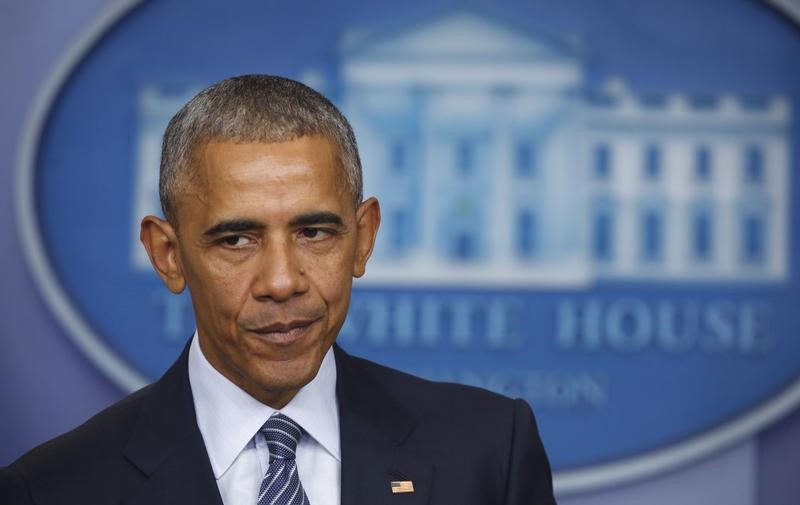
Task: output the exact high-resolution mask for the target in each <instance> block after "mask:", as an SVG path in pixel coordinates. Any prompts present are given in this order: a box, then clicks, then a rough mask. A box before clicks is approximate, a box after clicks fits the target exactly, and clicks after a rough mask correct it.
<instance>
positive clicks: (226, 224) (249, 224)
mask: <svg viewBox="0 0 800 505" xmlns="http://www.w3.org/2000/svg"><path fill="white" fill-rule="evenodd" d="M264 228H266V227H265V226H264V224H263V223H260V222H258V221H254V220H252V219H228V220H225V221H220V222H219V223H217V224H215V225H214V226H212V227H211V228H209V229H207V230H206V231H204V232H203V235H204V236H206V237H214V236H217V235H220V234H222V233H232V232H242V231H252V230H263V229H264Z"/></svg>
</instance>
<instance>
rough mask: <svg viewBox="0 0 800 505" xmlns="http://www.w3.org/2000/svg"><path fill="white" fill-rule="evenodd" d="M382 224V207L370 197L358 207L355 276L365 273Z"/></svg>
mask: <svg viewBox="0 0 800 505" xmlns="http://www.w3.org/2000/svg"><path fill="white" fill-rule="evenodd" d="M380 224H381V208H380V205H379V204H378V200H376V199H375V198H374V197H372V198H368V199H367V200H365V201H364V202H362V203H361V205H359V206H358V209H356V258H355V262H354V263H353V277H361V276H362V275H364V272H365V271H366V268H367V260H369V257H370V256H371V255H372V249H373V248H374V247H375V237H376V236H377V234H378V227H379V226H380Z"/></svg>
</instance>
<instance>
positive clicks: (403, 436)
mask: <svg viewBox="0 0 800 505" xmlns="http://www.w3.org/2000/svg"><path fill="white" fill-rule="evenodd" d="M334 352H335V354H336V372H337V381H336V382H337V383H336V394H337V397H338V401H339V424H340V432H341V447H342V478H341V483H342V495H341V503H342V504H347V505H374V504H375V503H381V504H384V503H385V504H392V503H398V504H399V503H402V504H408V505H411V504H413V505H423V504H426V503H428V498H429V494H430V488H431V484H432V481H433V473H434V468H433V465H431V464H430V463H427V462H425V461H423V460H421V459H420V458H419V457H418V456H417V455H415V454H413V453H412V452H411V451H409V450H408V449H407V448H406V447H405V442H406V440H407V439H408V438H409V436H410V435H411V434H412V432H413V431H414V428H415V425H416V419H415V418H414V417H413V416H412V415H411V413H409V412H408V410H407V409H406V408H405V407H403V406H402V405H401V404H400V403H399V402H398V401H397V400H396V399H395V398H394V397H392V396H391V394H390V393H389V392H388V391H386V390H385V389H383V387H382V386H380V385H379V384H378V383H377V382H376V381H375V380H374V379H373V378H372V377H371V376H369V375H368V373H367V372H365V371H364V370H362V366H361V364H360V363H359V362H358V360H355V359H353V358H351V357H350V356H348V355H347V354H346V353H345V352H344V351H342V350H341V348H339V347H338V346H335V347H334ZM392 481H410V482H412V483H413V488H414V491H413V492H408V493H392V490H391V482H392Z"/></svg>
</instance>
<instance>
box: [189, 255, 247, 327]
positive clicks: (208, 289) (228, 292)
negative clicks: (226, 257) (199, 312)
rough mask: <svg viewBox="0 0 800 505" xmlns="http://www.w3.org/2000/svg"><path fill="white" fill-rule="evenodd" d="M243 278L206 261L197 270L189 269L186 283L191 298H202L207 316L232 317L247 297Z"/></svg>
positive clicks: (234, 272)
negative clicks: (196, 296)
mask: <svg viewBox="0 0 800 505" xmlns="http://www.w3.org/2000/svg"><path fill="white" fill-rule="evenodd" d="M243 277H245V276H243V275H241V272H239V271H236V270H234V269H230V268H222V266H221V265H220V264H218V262H214V261H207V262H205V263H204V264H202V265H200V266H199V268H198V267H197V266H195V267H194V268H190V270H189V275H187V282H188V284H189V290H190V291H191V292H192V296H193V297H194V296H195V295H199V296H201V297H202V299H203V305H204V306H205V310H206V311H208V312H209V314H220V315H226V316H233V315H235V314H236V313H238V311H239V308H240V307H241V305H242V304H243V303H244V302H245V300H246V297H247V289H248V288H247V287H248V285H249V284H248V282H247V280H246V278H243Z"/></svg>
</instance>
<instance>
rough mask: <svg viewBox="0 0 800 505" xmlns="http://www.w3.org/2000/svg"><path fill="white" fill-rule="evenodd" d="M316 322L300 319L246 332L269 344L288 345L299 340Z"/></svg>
mask: <svg viewBox="0 0 800 505" xmlns="http://www.w3.org/2000/svg"><path fill="white" fill-rule="evenodd" d="M316 321H317V320H314V319H300V320H294V321H289V322H286V323H284V322H278V323H272V324H270V325H267V326H260V327H257V328H250V329H249V330H248V331H250V332H251V333H255V334H256V335H258V336H259V337H260V338H262V339H266V340H268V341H269V342H272V343H275V344H282V345H288V344H291V343H292V342H295V341H297V340H300V339H301V338H302V337H303V336H304V335H305V334H306V333H307V331H308V329H309V328H310V327H311V325H313V324H314V323H315V322H316Z"/></svg>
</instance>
